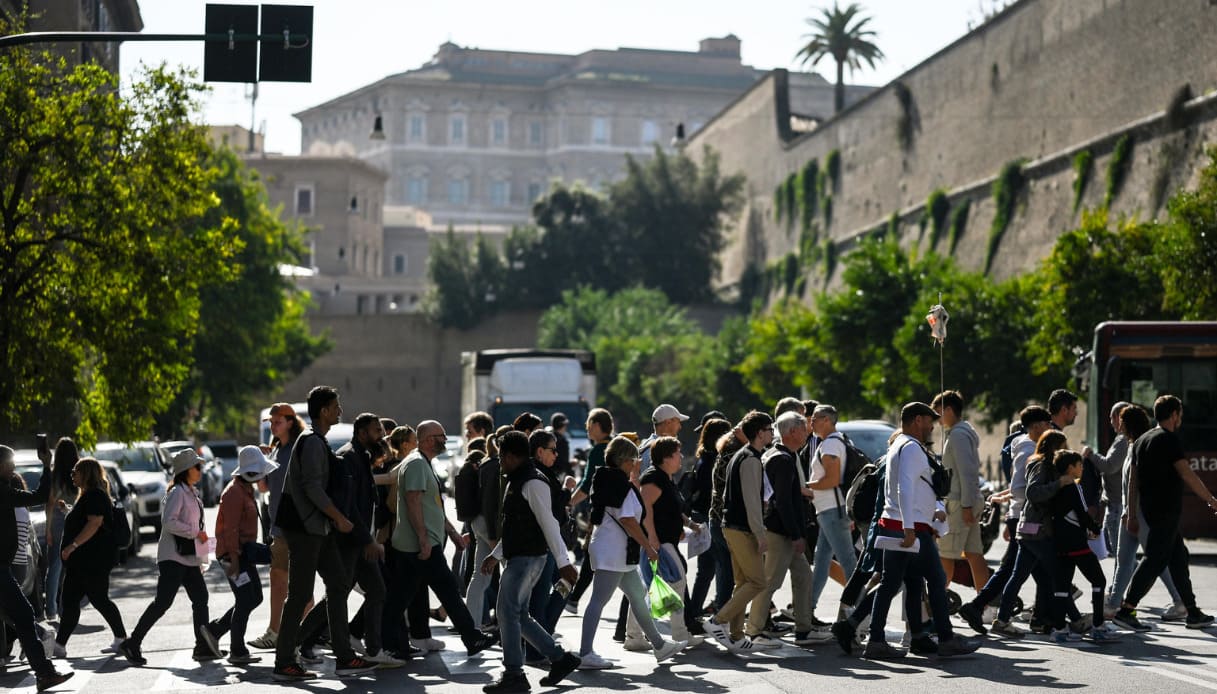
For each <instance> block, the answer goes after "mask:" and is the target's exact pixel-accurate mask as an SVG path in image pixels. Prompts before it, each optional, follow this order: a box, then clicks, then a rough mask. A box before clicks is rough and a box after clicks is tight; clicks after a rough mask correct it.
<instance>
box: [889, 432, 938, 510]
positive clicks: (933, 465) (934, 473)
mask: <svg viewBox="0 0 1217 694" xmlns="http://www.w3.org/2000/svg"><path fill="white" fill-rule="evenodd" d="M910 443H916V444H917V445H918V446H919V447H920V448H921V452H922V453H925V459H926V462H927V463H929V465H930V479H928V480H925V483H926V484H928V485H930V489H932V490H933V491H934V498H935V499H938V500H940V501H941V500H943V499H945V498H947V495H948V494H950V493H951V471H950V470H948V469H946V468H945V467H943V466H942V460H940V459H939V458H938V456H936V455H934V454H933V453H931V452H930V451H928V450H926V448H925V446H922V445H921V444H920V443H918V442H917V441H913V440H910V441H906V442H905V443H904V445H902V446H901V447H900V450H901V451H903V450H904V446H907V445H909V444H910ZM897 455H899V453H897ZM922 479H925V478H924V477H923V478H922Z"/></svg>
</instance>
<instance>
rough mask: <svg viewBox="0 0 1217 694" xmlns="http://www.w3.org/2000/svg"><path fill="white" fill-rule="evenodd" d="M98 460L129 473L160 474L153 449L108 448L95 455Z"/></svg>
mask: <svg viewBox="0 0 1217 694" xmlns="http://www.w3.org/2000/svg"><path fill="white" fill-rule="evenodd" d="M94 455H96V456H97V459H98V460H110V461H113V462H114V463H115V464H116V465H118V467H119V469H121V470H126V471H127V472H131V471H135V472H160V470H161V468H160V465H159V464H158V463H157V462H156V454H155V453H153V452H152V449H151V448H108V449H104V450H100V451H97V452H96V453H94Z"/></svg>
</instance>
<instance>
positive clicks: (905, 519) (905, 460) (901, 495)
mask: <svg viewBox="0 0 1217 694" xmlns="http://www.w3.org/2000/svg"><path fill="white" fill-rule="evenodd" d="M910 451H911V453H910ZM920 452H921V451H920V449H919V448H918V446H917V445H916V444H913V443H911V442H910V443H906V444H905V445H904V446H903V447H901V449H900V455H899V456H898V457H899V459H900V470H899V473H900V474H899V475H898V476H897V478H896V479H897V480H898V481H897V491H896V504H897V505H898V506H899V508H900V522H901V523H902V524H903V525H904V527H905V529H908V527H909V526H910V525H912V524H914V523H916V522H917V518H916V514H915V513H914V504H913V499H914V497H915V493H914V492H915V490H916V489H917V479H918V478H919V477H920V476H921V474H920V472H921V471H920V470H919V469H917V466H916V465H915V464H914V460H916V456H917V454H918V453H920Z"/></svg>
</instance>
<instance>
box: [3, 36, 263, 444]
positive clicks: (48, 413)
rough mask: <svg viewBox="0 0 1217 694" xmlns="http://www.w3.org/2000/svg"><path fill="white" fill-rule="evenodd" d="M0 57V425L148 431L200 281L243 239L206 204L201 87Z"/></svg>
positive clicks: (183, 358) (157, 75) (186, 332)
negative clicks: (121, 79)
mask: <svg viewBox="0 0 1217 694" xmlns="http://www.w3.org/2000/svg"><path fill="white" fill-rule="evenodd" d="M117 87H118V85H117V84H116V80H115V78H114V76H112V75H110V74H109V73H107V72H106V71H104V70H102V69H101V68H99V67H97V66H93V65H83V66H80V67H77V68H75V69H71V70H69V69H68V68H67V66H66V64H65V63H64V61H63V60H61V59H56V58H53V57H52V56H51V55H50V54H46V53H42V54H34V53H31V52H30V51H27V50H21V49H10V50H7V51H4V52H2V53H0V158H2V159H0V402H4V403H5V407H4V410H3V413H0V434H9V433H11V432H15V431H21V430H28V429H31V428H33V427H35V426H38V427H40V428H48V425H50V426H54V427H57V428H59V429H60V430H61V431H72V430H74V429H76V426H75V422H76V421H79V429H77V430H76V431H77V434H78V436H80V437H81V438H82V439H84V440H85V441H89V440H92V439H93V438H95V437H97V436H99V435H107V436H110V437H113V438H119V439H134V438H143V437H146V436H147V435H148V434H149V433H150V431H151V425H152V421H153V416H154V414H155V413H157V412H159V411H161V410H163V409H165V408H166V407H167V406H168V405H169V404H170V403H171V402H172V400H173V398H174V396H175V395H176V394H177V392H178V391H179V389H180V388H181V386H182V384H183V383H184V382H185V381H186V379H187V378H188V377H189V374H190V367H191V361H192V345H193V339H194V336H195V334H196V332H197V330H198V326H199V322H200V310H201V304H202V302H201V293H202V291H203V289H204V288H206V287H208V286H210V285H213V284H216V283H221V282H226V281H229V280H231V278H232V277H233V268H232V263H231V261H232V258H233V257H234V256H235V255H236V254H237V253H239V252H240V250H241V240H240V239H238V238H236V237H235V236H234V235H233V234H231V233H230V231H231V230H230V228H228V226H227V225H220V226H215V225H206V224H202V223H201V221H202V220H203V218H204V216H205V215H206V214H207V212H208V210H210V209H211V208H212V207H214V206H215V204H216V199H215V195H214V193H213V192H212V190H211V184H212V182H213V180H214V178H215V172H214V171H212V170H211V169H209V168H208V167H207V166H206V160H207V156H208V152H209V151H210V150H209V146H208V144H207V141H206V138H205V136H204V132H203V129H202V127H201V126H199V125H197V124H196V123H195V122H194V120H193V116H194V114H195V113H197V96H198V95H199V93H200V92H201V89H202V86H201V85H200V84H198V83H196V82H194V81H193V80H192V79H190V78H189V77H188V76H186V75H180V74H171V73H170V72H168V71H166V70H163V69H156V70H150V71H147V72H146V73H145V74H144V75H143V76H142V78H141V79H140V80H139V81H138V82H136V83H135V84H134V85H133V86H131V87H130V94H129V95H128V96H127V97H125V98H124V97H123V96H121V95H120V94H119V92H118V88H117Z"/></svg>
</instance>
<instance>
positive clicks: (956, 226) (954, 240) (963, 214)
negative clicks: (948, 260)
mask: <svg viewBox="0 0 1217 694" xmlns="http://www.w3.org/2000/svg"><path fill="white" fill-rule="evenodd" d="M971 207H972V201H971V200H968V199H967V198H964V199H963V200H961V201H960V202H959V204H958V205H956V206H955V209H954V210H952V211H951V231H950V233H949V234H948V235H947V255H955V247H956V246H958V245H959V239H960V238H961V237H962V236H963V235H964V232H965V231H967V228H968V212H969V210H970V208H971Z"/></svg>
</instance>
